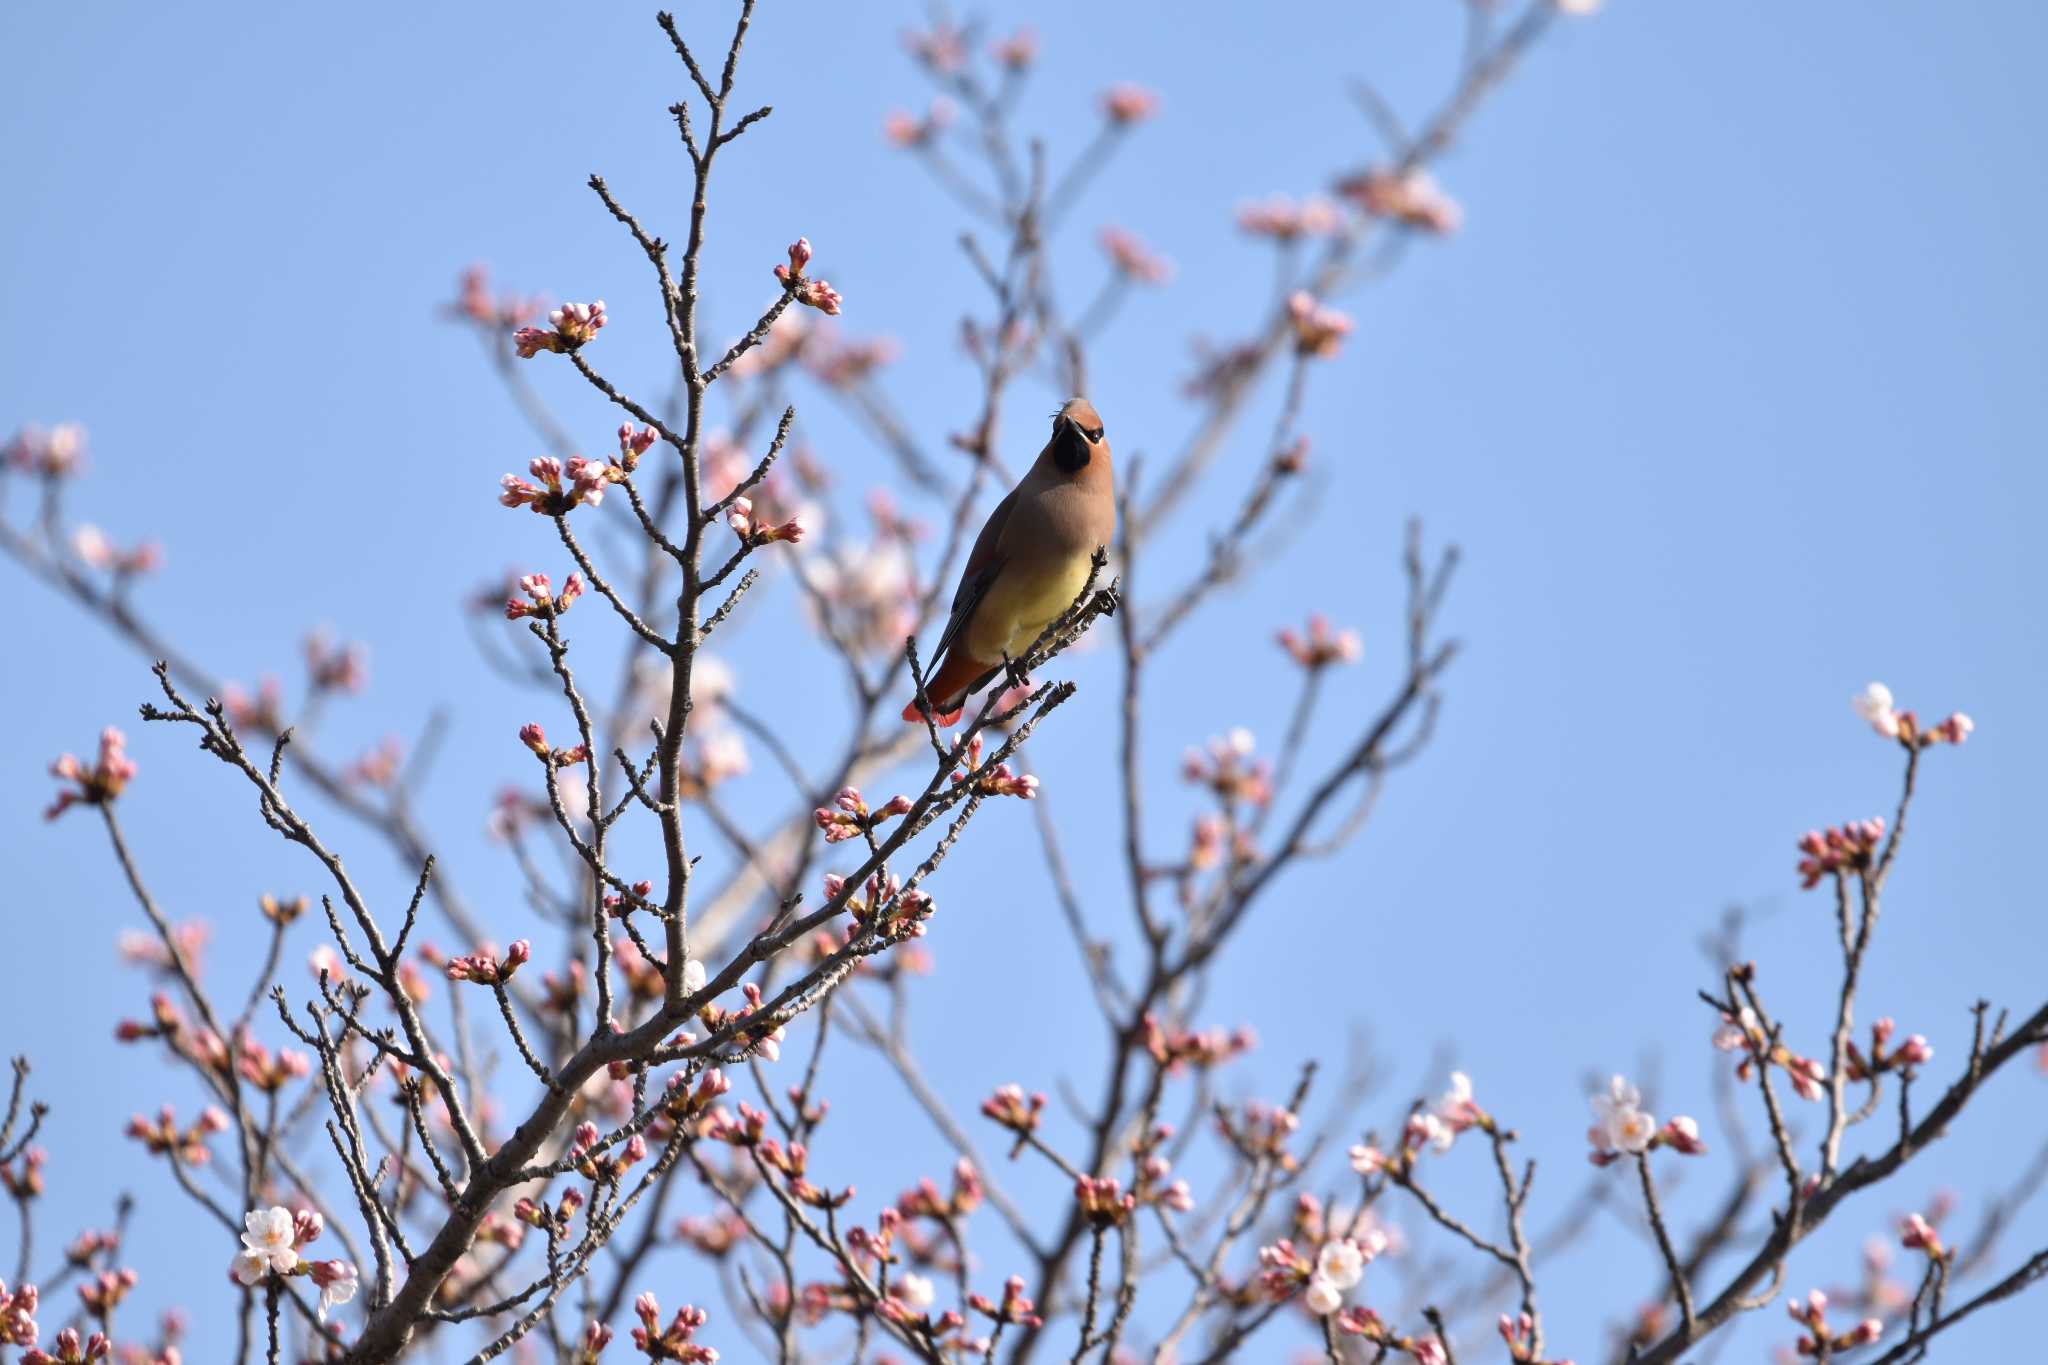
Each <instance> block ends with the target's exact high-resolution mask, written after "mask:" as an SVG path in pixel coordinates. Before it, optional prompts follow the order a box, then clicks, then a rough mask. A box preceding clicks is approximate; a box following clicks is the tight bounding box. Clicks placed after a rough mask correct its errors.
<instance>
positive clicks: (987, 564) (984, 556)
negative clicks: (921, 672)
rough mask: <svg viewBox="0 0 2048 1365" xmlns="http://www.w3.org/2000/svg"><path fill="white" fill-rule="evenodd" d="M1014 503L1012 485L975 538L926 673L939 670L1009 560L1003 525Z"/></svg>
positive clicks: (1014, 495)
mask: <svg viewBox="0 0 2048 1365" xmlns="http://www.w3.org/2000/svg"><path fill="white" fill-rule="evenodd" d="M1016 503H1017V490H1016V489H1015V488H1013V489H1011V490H1010V491H1009V492H1008V493H1007V494H1005V495H1004V496H1003V500H1002V501H1001V502H999V503H997V504H996V510H995V511H993V512H991V513H989V514H988V521H987V522H986V523H985V524H984V525H983V526H982V528H981V534H980V535H978V536H976V537H975V538H974V548H973V549H972V550H970V551H969V552H968V555H967V563H966V566H965V567H963V568H962V569H961V570H960V586H959V587H958V588H956V589H954V590H953V610H952V614H951V615H950V616H948V617H947V618H946V628H945V630H944V631H942V632H941V633H940V635H939V643H938V645H937V646H936V647H935V648H934V649H933V650H932V658H931V663H930V665H929V667H928V668H927V670H926V672H927V676H929V675H931V674H934V673H936V672H937V671H938V668H939V664H940V662H941V661H942V660H944V659H945V657H946V651H947V650H948V649H950V648H951V647H952V645H953V641H955V640H956V639H958V638H959V636H960V632H961V631H963V630H965V629H967V623H968V622H969V621H971V620H973V619H974V609H975V608H976V607H978V606H980V605H981V599H982V598H983V597H985V596H987V595H988V590H989V585H990V584H992V583H994V582H995V581H996V575H997V574H999V573H1001V572H1002V570H1003V565H1004V564H1006V563H1008V562H1009V556H1008V555H1007V554H1005V553H1003V551H1002V548H1001V546H1002V539H1003V528H1004V527H1006V526H1008V525H1009V524H1010V509H1011V508H1012V507H1014V506H1015V505H1016Z"/></svg>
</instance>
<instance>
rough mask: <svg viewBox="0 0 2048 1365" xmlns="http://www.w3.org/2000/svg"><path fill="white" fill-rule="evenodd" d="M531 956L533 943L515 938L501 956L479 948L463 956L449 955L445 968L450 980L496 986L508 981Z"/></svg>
mask: <svg viewBox="0 0 2048 1365" xmlns="http://www.w3.org/2000/svg"><path fill="white" fill-rule="evenodd" d="M532 956H533V944H532V943H530V942H528V941H527V940H526V939H523V938H522V939H515V940H513V942H512V946H511V947H509V948H507V949H506V950H505V955H504V956H503V957H502V958H501V957H499V956H497V955H496V954H495V953H493V952H491V951H490V950H488V949H483V948H479V949H478V950H477V951H476V952H473V953H470V954H467V955H465V956H463V957H451V958H449V959H448V966H447V967H446V968H445V970H446V972H447V974H448V979H449V980H450V981H474V982H476V983H477V984H478V985H479V986H497V985H502V984H503V983H505V982H507V981H510V980H511V979H512V974H513V973H514V972H517V971H518V970H519V969H520V967H521V966H523V965H525V963H526V961H527V960H528V959H529V958H531V957H532Z"/></svg>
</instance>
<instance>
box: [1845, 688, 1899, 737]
mask: <svg viewBox="0 0 2048 1365" xmlns="http://www.w3.org/2000/svg"><path fill="white" fill-rule="evenodd" d="M1849 704H1850V705H1851V706H1853V707H1855V708H1856V714H1857V715H1859V716H1861V717H1863V719H1865V720H1867V721H1869V722H1870V728H1871V729H1873V730H1875V731H1877V732H1878V733H1879V734H1880V735H1883V736H1884V737H1885V738H1886V739H1897V738H1898V737H1899V716H1898V712H1896V711H1894V710H1892V690H1891V689H1890V688H1889V687H1886V686H1885V685H1884V684H1883V683H1881V682H1874V683H1871V684H1870V685H1868V686H1867V687H1865V688H1864V689H1863V690H1862V691H1861V692H1858V693H1857V694H1856V695H1855V696H1853V697H1851V698H1850V699H1849Z"/></svg>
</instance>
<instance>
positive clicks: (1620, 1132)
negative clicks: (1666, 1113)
mask: <svg viewBox="0 0 2048 1365" xmlns="http://www.w3.org/2000/svg"><path fill="white" fill-rule="evenodd" d="M1642 1102H1643V1097H1642V1093H1641V1092H1640V1091H1638V1090H1637V1089H1636V1088H1635V1087H1634V1086H1632V1085H1630V1084H1629V1083H1628V1081H1627V1079H1626V1078H1624V1077H1621V1076H1616V1077H1615V1078H1614V1079H1613V1080H1611V1081H1610V1082H1608V1086H1607V1089H1606V1090H1605V1091H1604V1092H1602V1093H1600V1094H1597V1095H1595V1096H1593V1099H1592V1105H1593V1117H1594V1119H1595V1122H1594V1124H1593V1127H1592V1128H1591V1129H1589V1130H1588V1131H1587V1133H1586V1139H1587V1141H1588V1142H1590V1143H1592V1145H1593V1161H1594V1163H1595V1164H1596V1165H1605V1164H1606V1163H1607V1161H1611V1160H1613V1159H1614V1157H1615V1156H1616V1155H1617V1154H1618V1153H1623V1152H1626V1153H1629V1154H1631V1155H1641V1154H1642V1153H1644V1152H1647V1151H1649V1150H1650V1139H1651V1138H1653V1137H1654V1136H1656V1133H1657V1120H1656V1118H1655V1117H1654V1116H1653V1115H1651V1114H1650V1113H1649V1112H1648V1111H1647V1110H1645V1109H1644V1108H1643V1107H1642Z"/></svg>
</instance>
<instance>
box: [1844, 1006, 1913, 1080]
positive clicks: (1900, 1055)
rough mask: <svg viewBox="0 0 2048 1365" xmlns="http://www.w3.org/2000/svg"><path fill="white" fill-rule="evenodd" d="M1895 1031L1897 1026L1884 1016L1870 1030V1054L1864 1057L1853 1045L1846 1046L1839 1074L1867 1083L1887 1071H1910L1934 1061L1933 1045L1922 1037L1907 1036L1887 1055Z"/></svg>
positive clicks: (1860, 1050) (1887, 1016)
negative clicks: (1843, 1063) (1845, 1059)
mask: <svg viewBox="0 0 2048 1365" xmlns="http://www.w3.org/2000/svg"><path fill="white" fill-rule="evenodd" d="M1897 1030H1898V1024H1897V1023H1896V1022H1895V1021H1894V1020H1893V1019H1892V1018H1891V1016H1889V1015H1886V1016H1885V1017H1884V1018H1882V1019H1879V1020H1877V1021H1876V1022H1875V1023H1873V1024H1872V1025H1871V1026H1870V1052H1869V1054H1868V1055H1867V1056H1866V1055H1865V1054H1864V1052H1863V1051H1862V1049H1860V1048H1858V1047H1857V1046H1856V1044H1855V1043H1853V1042H1851V1043H1850V1044H1849V1049H1848V1063H1847V1065H1846V1066H1844V1067H1843V1071H1844V1072H1846V1073H1847V1075H1848V1077H1849V1079H1850V1080H1852V1081H1867V1080H1869V1079H1871V1078H1872V1077H1873V1076H1881V1075H1883V1074H1884V1073H1885V1072H1887V1071H1911V1070H1912V1069H1913V1068H1914V1067H1920V1066H1925V1065H1927V1064H1928V1063H1929V1062H1931V1061H1933V1060H1934V1045H1933V1044H1932V1043H1930V1042H1928V1041H1927V1035H1926V1034H1924V1033H1915V1034H1910V1035H1908V1036H1907V1038H1906V1040H1905V1041H1904V1042H1902V1043H1900V1044H1899V1045H1898V1046H1897V1047H1895V1048H1891V1049H1890V1050H1889V1051H1887V1050H1886V1048H1887V1045H1888V1044H1890V1042H1891V1039H1892V1034H1893V1033H1895V1032H1896V1031H1897Z"/></svg>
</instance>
